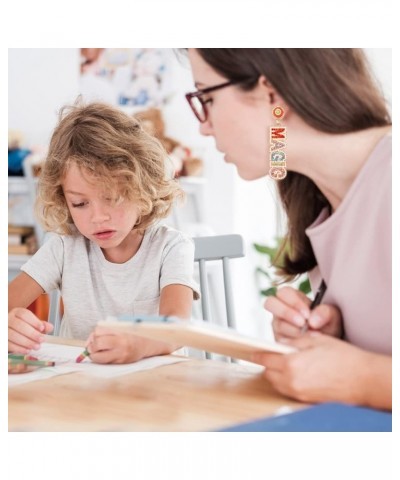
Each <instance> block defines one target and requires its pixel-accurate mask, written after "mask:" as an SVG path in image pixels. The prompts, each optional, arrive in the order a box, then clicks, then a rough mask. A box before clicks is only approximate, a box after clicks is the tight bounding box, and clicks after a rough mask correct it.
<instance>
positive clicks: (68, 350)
mask: <svg viewBox="0 0 400 480" xmlns="http://www.w3.org/2000/svg"><path fill="white" fill-rule="evenodd" d="M82 351H83V348H82V347H75V346H70V345H60V344H51V343H45V342H44V343H42V345H41V347H40V350H32V352H31V354H32V355H34V356H35V357H36V358H38V359H39V360H49V361H54V362H56V365H55V366H54V367H42V368H39V369H37V370H34V371H33V372H28V373H15V374H9V375H8V385H9V386H13V385H20V384H22V383H26V382H32V381H34V380H44V379H46V378H50V377H53V376H55V375H64V374H65V373H70V372H83V373H85V374H86V375H91V376H94V377H100V378H112V377H118V376H120V375H126V374H128V373H133V372H141V371H142V370H149V369H151V368H156V367H160V366H162V365H169V364H172V363H178V362H182V361H185V360H188V358H185V357H175V356H172V355H160V356H157V357H150V358H145V359H143V360H139V361H138V362H135V363H124V364H122V365H102V364H99V363H93V362H92V361H91V360H90V359H89V358H85V360H84V361H83V362H81V363H76V362H75V359H76V358H77V357H78V355H80V354H81V353H82Z"/></svg>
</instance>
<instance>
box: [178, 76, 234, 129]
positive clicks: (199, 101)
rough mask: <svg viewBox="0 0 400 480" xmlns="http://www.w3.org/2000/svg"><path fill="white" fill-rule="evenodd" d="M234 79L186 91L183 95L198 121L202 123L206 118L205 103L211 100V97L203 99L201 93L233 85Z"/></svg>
mask: <svg viewBox="0 0 400 480" xmlns="http://www.w3.org/2000/svg"><path fill="white" fill-rule="evenodd" d="M235 83H239V82H235V81H230V82H225V83H220V84H219V85H214V86H213V87H208V88H205V89H204V90H197V91H196V92H192V93H187V94H186V95H185V97H186V100H187V101H188V103H189V105H190V108H191V109H192V110H193V113H194V114H195V115H196V117H197V119H198V120H199V122H201V123H204V122H205V121H206V120H207V118H208V109H207V103H209V102H211V98H208V99H206V100H204V99H203V98H201V97H202V95H205V94H207V93H211V92H215V90H219V89H221V88H225V87H229V85H234V84H235Z"/></svg>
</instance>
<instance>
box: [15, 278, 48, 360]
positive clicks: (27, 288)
mask: <svg viewBox="0 0 400 480" xmlns="http://www.w3.org/2000/svg"><path fill="white" fill-rule="evenodd" d="M42 293H44V292H43V289H42V287H41V286H40V285H39V284H38V283H37V282H36V281H35V280H33V278H32V277H30V276H29V275H27V274H26V273H25V272H22V273H20V274H19V275H18V276H17V277H16V278H15V279H14V280H13V281H12V282H10V284H9V286H8V351H9V352H13V353H16V352H18V353H28V352H29V350H31V349H38V348H39V347H40V343H41V342H42V341H43V334H44V333H49V332H51V331H52V330H53V326H52V325H51V324H49V323H48V322H42V321H41V320H39V319H38V318H37V317H36V315H34V314H33V313H32V312H31V311H30V310H28V309H27V308H26V307H28V306H29V305H30V304H31V303H32V302H33V301H34V300H36V299H37V298H38V297H39V296H40V295H41V294H42Z"/></svg>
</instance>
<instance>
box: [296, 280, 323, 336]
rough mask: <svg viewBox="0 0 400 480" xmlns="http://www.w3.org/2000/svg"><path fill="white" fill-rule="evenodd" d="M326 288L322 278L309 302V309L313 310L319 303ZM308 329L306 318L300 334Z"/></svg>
mask: <svg viewBox="0 0 400 480" xmlns="http://www.w3.org/2000/svg"><path fill="white" fill-rule="evenodd" d="M326 288H327V287H326V283H325V282H324V280H322V282H321V284H320V286H319V288H318V290H317V293H316V294H315V297H314V300H313V301H312V302H311V305H310V310H313V309H314V308H315V307H316V306H317V305H319V304H320V303H321V302H322V299H323V297H324V295H325V292H326ZM308 329H309V323H308V320H306V321H305V323H304V325H303V326H302V327H301V332H300V333H301V335H303V334H304V333H306V332H307V331H308Z"/></svg>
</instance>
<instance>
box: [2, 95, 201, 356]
mask: <svg viewBox="0 0 400 480" xmlns="http://www.w3.org/2000/svg"><path fill="white" fill-rule="evenodd" d="M64 112H65V109H63V110H62V112H61V116H60V122H59V124H58V126H57V127H56V129H55V131H54V133H53V136H52V138H51V142H50V147H49V153H48V156H47V159H46V162H45V164H44V167H43V171H42V174H41V177H40V180H39V187H38V199H37V212H38V216H39V220H40V221H41V223H42V224H43V225H44V227H45V228H46V229H47V230H48V231H51V232H54V233H53V234H52V235H51V236H50V238H49V239H48V240H47V241H46V243H45V244H44V245H43V246H42V247H41V248H40V250H39V251H38V252H37V253H36V254H35V255H34V256H33V257H32V258H31V259H30V260H29V261H28V262H27V263H26V264H25V265H23V267H22V268H21V270H22V273H20V274H19V276H18V277H17V278H15V280H13V281H12V282H11V283H10V285H9V317H8V350H9V351H10V352H21V353H27V352H28V351H29V350H30V349H38V348H39V347H40V343H41V342H42V341H43V339H44V337H43V334H44V333H49V332H50V331H51V330H52V326H51V325H50V324H48V323H47V322H42V321H40V320H39V319H38V318H37V317H36V316H35V315H34V314H33V313H32V312H31V311H29V310H27V308H26V307H28V305H30V304H31V303H32V302H33V301H34V300H35V299H36V298H37V297H38V296H39V295H41V294H42V293H44V292H49V291H51V290H54V289H60V291H61V294H62V298H63V303H64V316H63V320H62V324H61V333H60V334H61V336H64V337H73V338H80V339H87V345H88V351H89V352H90V357H91V359H92V360H93V361H94V362H98V363H127V362H134V361H137V360H139V359H141V358H145V357H149V356H153V355H160V354H166V353H171V351H173V350H174V348H173V347H171V345H168V344H164V343H162V342H157V341H151V340H145V339H142V338H140V337H137V336H134V335H127V334H125V333H124V334H118V333H117V334H116V333H114V332H110V331H107V329H104V328H102V329H101V328H99V327H96V323H97V322H98V321H99V320H104V319H105V318H106V316H108V315H120V314H123V313H132V314H158V313H159V314H162V315H175V316H178V317H181V318H188V317H190V313H191V306H192V299H193V297H194V298H198V289H197V286H196V284H195V282H194V281H193V278H192V276H193V265H194V245H193V242H192V240H191V239H189V238H187V237H185V236H184V235H183V234H182V233H180V232H178V231H176V230H174V229H172V228H169V227H167V226H164V225H160V224H156V222H157V221H158V220H159V219H161V218H164V217H166V216H167V215H168V213H169V212H170V210H171V208H172V205H173V202H174V200H175V199H176V198H177V197H179V196H181V195H182V193H183V192H182V191H181V189H180V187H179V185H178V184H177V183H176V181H174V180H173V179H172V178H171V175H168V174H167V173H166V153H165V151H164V150H163V148H162V147H161V145H160V144H159V143H158V141H157V140H156V139H154V138H153V137H151V136H150V135H148V134H147V133H146V132H145V131H144V130H143V129H142V128H141V126H140V124H139V123H138V121H137V120H135V119H134V118H132V117H129V116H127V115H125V114H124V113H122V112H121V111H119V110H118V109H116V108H112V107H110V106H107V105H105V104H101V103H92V104H89V105H86V106H85V105H83V106H82V105H75V106H73V107H70V108H69V109H68V110H67V112H66V113H64Z"/></svg>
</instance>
